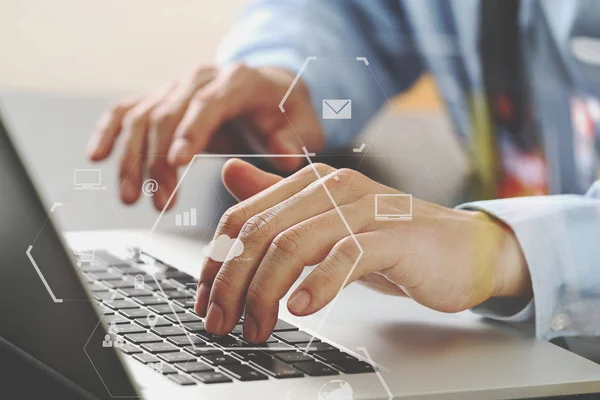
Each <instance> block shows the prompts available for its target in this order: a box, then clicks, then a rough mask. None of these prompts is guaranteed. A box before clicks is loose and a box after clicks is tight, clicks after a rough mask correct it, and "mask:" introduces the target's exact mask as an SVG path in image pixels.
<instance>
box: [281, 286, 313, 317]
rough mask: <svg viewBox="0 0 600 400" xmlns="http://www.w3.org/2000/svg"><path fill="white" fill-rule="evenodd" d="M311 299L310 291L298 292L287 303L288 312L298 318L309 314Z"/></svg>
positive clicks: (302, 290)
mask: <svg viewBox="0 0 600 400" xmlns="http://www.w3.org/2000/svg"><path fill="white" fill-rule="evenodd" d="M311 299H312V296H311V294H310V292H309V291H308V290H305V289H301V290H298V291H296V292H295V293H294V294H292V296H290V298H289V300H288V302H287V307H288V310H289V311H290V312H291V313H292V314H294V315H296V316H303V315H306V314H308V312H307V310H308V309H309V308H310V303H311Z"/></svg>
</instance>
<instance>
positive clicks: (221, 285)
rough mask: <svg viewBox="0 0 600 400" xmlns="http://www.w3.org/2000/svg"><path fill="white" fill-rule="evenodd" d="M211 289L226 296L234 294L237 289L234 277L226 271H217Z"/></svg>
mask: <svg viewBox="0 0 600 400" xmlns="http://www.w3.org/2000/svg"><path fill="white" fill-rule="evenodd" d="M213 291H214V293H216V294H217V295H218V294H223V295H224V296H226V297H227V296H229V295H231V294H235V293H236V291H237V285H236V281H235V278H234V277H233V276H232V274H230V273H227V272H226V271H223V270H221V271H219V273H218V274H217V276H216V277H215V280H214V282H213Z"/></svg>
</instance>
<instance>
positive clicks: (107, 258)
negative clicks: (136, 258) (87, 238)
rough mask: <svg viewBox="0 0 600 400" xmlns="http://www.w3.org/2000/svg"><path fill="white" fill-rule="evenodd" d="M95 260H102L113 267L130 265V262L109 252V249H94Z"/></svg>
mask: <svg viewBox="0 0 600 400" xmlns="http://www.w3.org/2000/svg"><path fill="white" fill-rule="evenodd" d="M94 260H96V261H100V262H101V263H103V264H106V265H107V266H109V267H112V268H116V266H123V265H125V266H127V267H129V266H130V264H128V263H126V262H125V261H123V260H121V259H120V258H118V257H117V256H115V255H113V254H112V253H109V252H108V251H107V250H95V251H94Z"/></svg>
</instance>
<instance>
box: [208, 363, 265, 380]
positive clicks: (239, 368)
mask: <svg viewBox="0 0 600 400" xmlns="http://www.w3.org/2000/svg"><path fill="white" fill-rule="evenodd" d="M219 368H220V369H222V370H223V371H225V372H227V373H228V374H229V375H231V376H233V377H234V378H236V379H239V380H240V381H261V380H266V379H268V378H267V376H266V375H264V374H262V373H260V372H258V371H257V370H255V369H254V368H250V367H249V366H247V365H242V364H227V365H221V366H219Z"/></svg>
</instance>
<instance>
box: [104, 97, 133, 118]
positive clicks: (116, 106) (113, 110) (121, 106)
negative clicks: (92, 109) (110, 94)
mask: <svg viewBox="0 0 600 400" xmlns="http://www.w3.org/2000/svg"><path fill="white" fill-rule="evenodd" d="M128 109H129V104H128V103H127V102H126V101H124V100H120V101H117V102H115V103H113V104H111V106H110V107H109V111H108V112H109V115H111V116H112V117H114V118H120V117H122V116H123V114H125V113H126V112H127V110H128Z"/></svg>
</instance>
